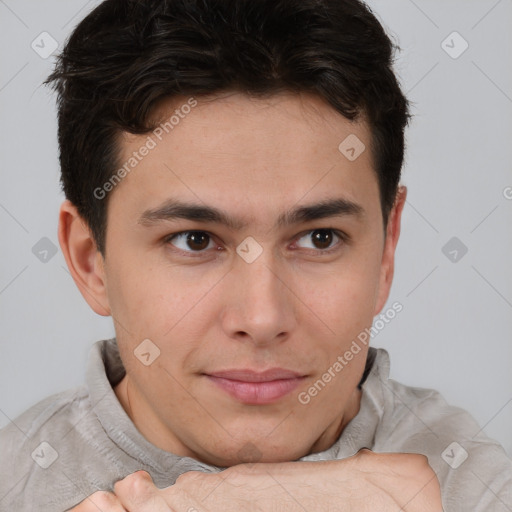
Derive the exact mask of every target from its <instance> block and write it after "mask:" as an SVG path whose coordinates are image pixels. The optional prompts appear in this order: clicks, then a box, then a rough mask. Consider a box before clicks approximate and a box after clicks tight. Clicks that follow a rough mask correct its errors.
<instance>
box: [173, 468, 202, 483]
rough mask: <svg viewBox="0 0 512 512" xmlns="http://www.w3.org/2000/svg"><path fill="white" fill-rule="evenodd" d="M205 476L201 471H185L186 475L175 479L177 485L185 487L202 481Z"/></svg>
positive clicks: (183, 474)
mask: <svg viewBox="0 0 512 512" xmlns="http://www.w3.org/2000/svg"><path fill="white" fill-rule="evenodd" d="M204 476H205V474H204V473H203V472H202V471H187V472H186V473H182V474H181V475H179V476H178V478H177V479H176V484H177V485H187V484H193V483H198V482H200V481H202V480H203V478H204Z"/></svg>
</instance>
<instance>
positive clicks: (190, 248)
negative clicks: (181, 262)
mask: <svg viewBox="0 0 512 512" xmlns="http://www.w3.org/2000/svg"><path fill="white" fill-rule="evenodd" d="M175 240H177V241H178V243H176V242H175ZM167 242H169V243H172V245H174V246H176V247H177V248H178V249H181V250H182V251H186V252H201V251H204V250H206V249H209V248H211V247H210V244H213V241H212V239H211V237H210V235H209V234H208V233H205V232H204V231H184V232H183V233H177V234H176V235H173V236H171V237H170V238H168V239H167ZM213 245H215V244H213Z"/></svg>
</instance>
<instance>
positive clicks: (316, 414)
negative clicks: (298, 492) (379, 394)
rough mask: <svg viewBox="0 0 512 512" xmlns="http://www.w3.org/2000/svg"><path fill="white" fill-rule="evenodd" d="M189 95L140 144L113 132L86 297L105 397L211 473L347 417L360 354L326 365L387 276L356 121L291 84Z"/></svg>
mask: <svg viewBox="0 0 512 512" xmlns="http://www.w3.org/2000/svg"><path fill="white" fill-rule="evenodd" d="M188 100H189V99H188V98H183V99H180V100H176V98H174V99H173V101H172V103H171V102H168V103H163V104H161V105H160V106H159V108H158V110H157V112H156V113H155V115H158V117H160V118H161V119H162V120H164V121H165V120H168V119H169V118H170V117H171V116H172V115H173V113H174V112H175V111H176V109H178V111H179V113H180V114H181V115H180V116H178V117H179V121H178V122H176V119H177V117H176V118H175V119H174V120H173V128H172V130H171V129H169V125H168V127H167V129H168V132H169V133H166V131H165V130H160V131H158V132H154V133H152V134H149V136H150V137H151V138H152V140H153V142H154V143H155V144H154V147H151V149H150V150H149V151H147V152H146V151H144V150H142V151H141V147H142V146H144V145H146V146H148V145H149V146H153V143H150V142H149V141H148V134H146V135H137V136H134V135H127V134H124V135H123V137H122V139H121V141H120V148H121V155H120V161H121V162H123V163H124V162H128V161H129V159H130V158H131V157H133V156H134V152H136V153H137V154H138V155H139V157H140V160H139V159H138V158H139V157H136V158H137V159H138V161H137V164H136V166H134V167H133V169H131V170H130V172H128V173H126V174H127V175H126V176H125V177H124V178H123V179H122V181H121V182H120V183H119V184H118V185H117V186H116V187H115V189H114V190H113V192H112V193H111V195H110V199H109V206H108V228H107V233H106V257H105V260H104V262H103V261H102V262H101V265H100V266H99V268H100V269H101V270H100V271H98V279H99V280H100V281H101V282H102V283H103V285H104V288H103V291H102V292H98V291H95V293H96V298H97V302H98V301H103V303H104V304H105V305H106V309H107V310H108V312H109V313H111V314H112V316H113V318H114V322H115V327H116V335H117V340H118V344H119V348H120V352H121V357H122V360H123V363H124V365H125V368H126V371H127V375H126V377H125V379H123V381H122V382H121V384H120V385H119V386H118V387H117V388H116V393H117V395H118V397H119V399H120V401H121V403H122V404H123V405H124V406H125V408H126V410H127V412H128V413H129V415H130V416H131V417H132V419H133V421H134V423H135V425H136V426H137V427H138V429H139V430H140V431H141V432H142V433H143V434H144V435H145V436H146V437H147V438H148V439H149V440H150V441H151V442H153V443H154V444H155V445H157V446H159V447H160V448H163V449H165V450H167V451H171V452H174V453H177V454H178V455H187V456H192V457H194V458H197V459H199V460H202V461H204V462H207V463H211V464H215V465H218V466H230V465H233V464H238V463H240V462H242V461H244V460H249V459H252V460H259V461H260V462H278V461H285V460H294V459H297V458H299V457H302V456H304V455H306V454H308V453H312V452H317V451H321V450H323V449H327V448H328V447H329V446H330V445H331V444H332V443H333V442H334V441H335V439H336V438H337V436H338V435H339V434H340V432H341V430H342V428H343V427H344V426H345V425H346V423H347V422H348V421H350V419H352V418H353V417H354V416H355V414H357V411H358V407H359V397H360V396H359V391H358V390H357V384H358V382H359V380H360V378H361V375H362V373H363V370H364V365H365V359H366V354H367V348H366V347H365V346H362V350H361V351H360V352H359V353H358V354H357V355H355V356H354V357H353V359H352V360H351V361H350V362H347V364H346V365H344V366H343V369H342V370H341V371H334V372H333V371H332V367H333V364H334V363H335V362H336V361H337V360H338V361H339V359H338V358H339V356H341V357H343V355H344V354H345V352H346V351H347V350H349V348H350V346H351V344H352V342H353V340H355V339H356V338H357V336H358V334H359V333H361V332H362V331H363V330H364V329H365V328H368V327H370V326H371V324H372V319H373V317H374V315H375V314H377V313H378V312H379V311H380V309H381V308H382V307H383V305H384V303H385V301H386V299H387V295H388V292H389V286H390V282H391V276H392V263H393V262H392V259H393V253H394V244H395V243H396V240H395V239H393V237H390V238H391V240H387V239H386V237H385V233H384V227H383V220H382V215H381V207H380V201H379V188H378V182H377V178H376V175H375V172H374V170H373V164H372V160H371V154H370V150H369V146H370V133H369V131H368V127H367V126H366V124H365V123H364V122H360V123H351V122H350V121H348V120H347V119H345V118H344V117H342V116H341V115H340V114H338V113H337V112H336V111H335V110H333V109H332V108H331V107H329V106H328V105H326V104H325V103H323V102H322V101H321V100H320V99H318V98H316V97H313V96H308V95H305V94H301V95H292V94H280V95H277V96H273V97H271V98H267V99H254V98H253V99H250V98H249V97H247V96H245V95H242V94H238V93H232V94H224V95H222V96H217V97H215V98H210V99H209V100H206V99H197V104H195V105H194V106H193V107H192V108H190V109H188V108H181V109H180V106H182V105H184V104H187V101H188ZM194 101H195V100H194ZM188 104H189V105H190V104H191V102H189V103H188ZM185 112H186V115H185ZM351 134H353V135H356V136H357V137H358V138H359V139H360V141H362V142H363V143H364V144H365V146H366V148H367V149H366V150H364V151H363V152H362V153H361V154H360V155H359V156H358V157H357V158H356V159H355V160H353V161H351V160H349V159H348V158H347V157H346V156H345V155H344V154H342V153H341V152H340V150H339V149H338V146H339V145H340V142H342V141H343V140H344V139H345V138H346V137H347V136H349V135H351ZM141 153H147V154H146V155H145V156H141ZM132 163H134V162H133V161H132ZM96 258H97V260H99V259H101V256H100V255H99V254H96ZM101 293H103V294H104V295H103V296H101V297H100V295H101ZM89 295H90V294H89ZM84 296H85V294H84ZM86 298H87V297H86ZM88 300H89V302H90V303H91V305H92V302H91V300H90V298H89V299H88ZM143 340H150V341H145V342H144V344H143V345H141V342H143ZM141 354H143V355H141ZM329 368H331V379H329V382H327V383H326V382H325V380H326V379H325V378H324V385H323V386H319V385H318V381H319V379H322V375H324V374H325V373H326V372H327V371H328V369H329ZM315 383H317V385H316V390H317V391H316V393H315V392H309V390H310V389H311V388H312V387H314V385H315ZM291 441H292V442H291Z"/></svg>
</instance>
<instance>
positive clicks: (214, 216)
mask: <svg viewBox="0 0 512 512" xmlns="http://www.w3.org/2000/svg"><path fill="white" fill-rule="evenodd" d="M364 213H365V210H364V209H363V207H362V206H361V205H360V204H358V203H355V202H353V201H350V200H348V199H345V198H334V199H326V200H323V201H320V202H318V203H314V204H308V205H304V206H297V207H295V208H293V209H291V210H289V211H287V212H284V213H282V214H281V215H280V216H279V217H278V219H277V222H276V226H277V227H285V226H290V225H294V224H300V223H306V222H311V221H314V220H319V219H324V218H328V217H345V216H352V217H355V218H357V219H358V220H360V219H361V218H362V217H363V216H364ZM175 219H186V220H191V221H197V222H212V223H217V224H223V225H225V226H227V227H228V228H230V229H232V230H235V231H236V230H240V229H243V228H245V227H246V226H247V224H248V223H247V222H245V221H242V220H241V219H237V218H234V217H232V216H230V215H229V214H228V213H226V212H224V211H222V210H220V209H218V208H216V207H213V206H206V205H201V204H194V203H185V202H182V201H180V200H175V199H169V200H167V201H166V202H165V203H163V204H162V205H160V206H158V207H156V208H154V209H149V210H146V211H144V213H142V215H141V216H140V217H139V220H138V223H139V224H142V225H144V226H152V225H155V224H158V223H160V222H163V221H173V220H175Z"/></svg>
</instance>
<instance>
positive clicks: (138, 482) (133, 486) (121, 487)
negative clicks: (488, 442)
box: [114, 471, 152, 496]
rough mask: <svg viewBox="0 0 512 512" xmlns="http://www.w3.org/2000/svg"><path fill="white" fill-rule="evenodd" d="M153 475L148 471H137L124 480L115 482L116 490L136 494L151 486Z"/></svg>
mask: <svg viewBox="0 0 512 512" xmlns="http://www.w3.org/2000/svg"><path fill="white" fill-rule="evenodd" d="M151 482H152V480H151V476H150V475H149V473H147V472H146V471H136V472H135V473H131V474H130V475H128V476H126V477H125V478H123V479H122V480H118V481H117V482H116V483H115V484H114V492H115V493H116V494H127V495H130V496H136V495H139V494H142V493H145V492H147V491H148V489H149V488H150V486H151Z"/></svg>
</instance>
